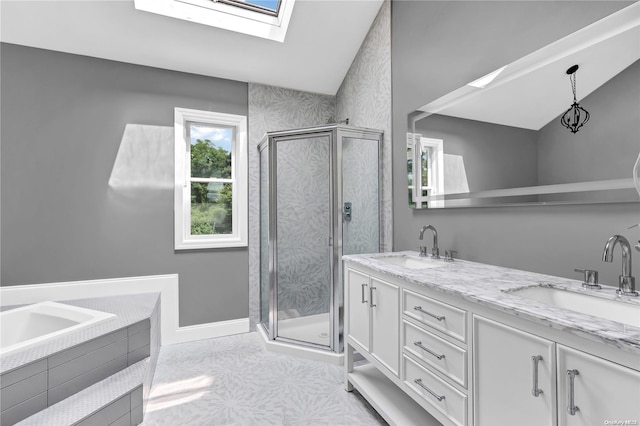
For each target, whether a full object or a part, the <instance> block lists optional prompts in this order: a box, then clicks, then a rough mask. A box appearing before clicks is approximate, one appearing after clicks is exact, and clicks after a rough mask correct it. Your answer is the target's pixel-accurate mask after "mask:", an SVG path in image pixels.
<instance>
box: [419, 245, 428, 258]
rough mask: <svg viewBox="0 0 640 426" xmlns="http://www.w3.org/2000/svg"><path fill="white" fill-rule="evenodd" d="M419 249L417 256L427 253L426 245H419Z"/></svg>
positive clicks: (423, 255)
mask: <svg viewBox="0 0 640 426" xmlns="http://www.w3.org/2000/svg"><path fill="white" fill-rule="evenodd" d="M419 249H420V254H419V256H420V257H425V256H426V255H427V246H420V247H419Z"/></svg>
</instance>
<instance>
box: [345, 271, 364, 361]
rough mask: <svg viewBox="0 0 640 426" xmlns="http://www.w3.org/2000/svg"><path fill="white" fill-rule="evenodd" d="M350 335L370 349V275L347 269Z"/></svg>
mask: <svg viewBox="0 0 640 426" xmlns="http://www.w3.org/2000/svg"><path fill="white" fill-rule="evenodd" d="M347 289H348V294H347V298H348V300H347V312H348V314H347V315H348V318H349V325H348V327H349V329H348V335H349V337H351V338H352V339H353V340H354V341H356V342H357V343H358V344H360V345H361V346H362V347H363V348H364V349H365V350H367V351H369V277H368V276H367V275H363V274H361V273H359V272H356V271H352V270H351V269H347Z"/></svg>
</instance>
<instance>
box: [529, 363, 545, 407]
mask: <svg viewBox="0 0 640 426" xmlns="http://www.w3.org/2000/svg"><path fill="white" fill-rule="evenodd" d="M542 359H543V358H542V355H534V356H532V357H531V362H532V363H533V388H532V389H531V395H533V396H535V397H536V398H537V397H539V396H540V395H542V389H538V363H539V362H540V361H542Z"/></svg>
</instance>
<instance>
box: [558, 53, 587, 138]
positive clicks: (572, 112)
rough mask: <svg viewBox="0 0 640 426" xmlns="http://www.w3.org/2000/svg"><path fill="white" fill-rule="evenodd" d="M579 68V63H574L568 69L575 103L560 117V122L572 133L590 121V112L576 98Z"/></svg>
mask: <svg viewBox="0 0 640 426" xmlns="http://www.w3.org/2000/svg"><path fill="white" fill-rule="evenodd" d="M578 68H579V67H578V66H577V65H574V66H572V67H571V68H569V69H568V70H567V74H569V81H570V82H571V90H572V91H573V104H572V105H571V108H569V109H568V110H567V111H565V113H564V114H562V117H561V118H560V123H562V125H563V126H564V127H566V128H567V129H569V130H570V131H571V133H578V130H580V128H581V127H582V126H584V125H585V124H586V123H587V121H589V113H588V112H587V110H585V109H584V108H582V107H581V106H580V105H579V104H578V101H577V100H576V71H578Z"/></svg>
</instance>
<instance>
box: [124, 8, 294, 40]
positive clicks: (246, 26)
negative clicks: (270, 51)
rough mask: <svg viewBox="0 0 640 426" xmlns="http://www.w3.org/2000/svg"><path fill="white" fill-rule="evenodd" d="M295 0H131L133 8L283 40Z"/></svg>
mask: <svg viewBox="0 0 640 426" xmlns="http://www.w3.org/2000/svg"><path fill="white" fill-rule="evenodd" d="M294 3H295V0H134V4H135V8H136V9H138V10H143V11H146V12H151V13H156V14H159V15H164V16H170V17H172V18H177V19H183V20H186V21H191V22H196V23H199V24H203V25H209V26H212V27H217V28H222V29H225V30H229V31H235V32H239V33H244V34H249V35H252V36H256V37H261V38H266V39H269V40H274V41H279V42H284V39H285V36H286V34H287V28H288V26H289V21H290V19H291V14H292V12H293V5H294Z"/></svg>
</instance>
